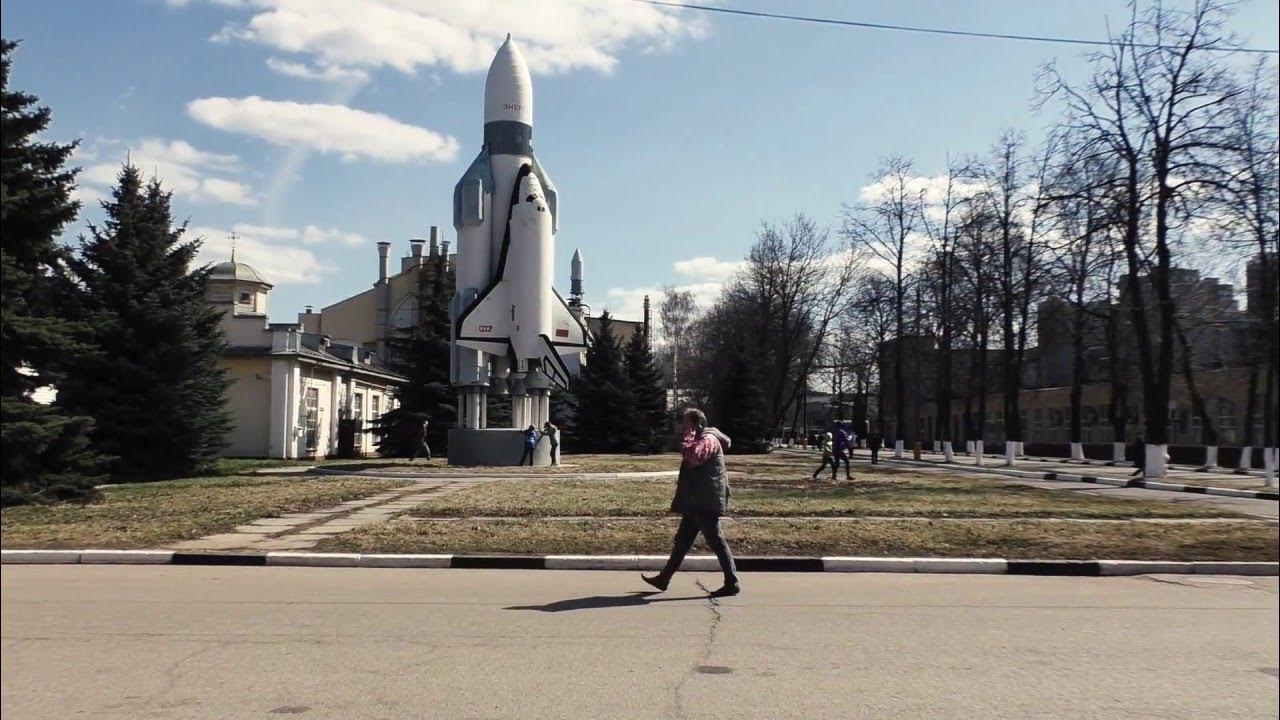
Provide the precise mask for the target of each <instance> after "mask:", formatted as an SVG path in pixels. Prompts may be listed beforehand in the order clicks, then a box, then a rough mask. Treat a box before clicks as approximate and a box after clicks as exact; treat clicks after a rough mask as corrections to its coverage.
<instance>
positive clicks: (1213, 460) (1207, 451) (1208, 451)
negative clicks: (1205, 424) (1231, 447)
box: [1199, 445, 1218, 472]
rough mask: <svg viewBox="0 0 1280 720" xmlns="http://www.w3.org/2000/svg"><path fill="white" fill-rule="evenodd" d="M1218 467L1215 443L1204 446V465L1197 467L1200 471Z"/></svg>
mask: <svg viewBox="0 0 1280 720" xmlns="http://www.w3.org/2000/svg"><path fill="white" fill-rule="evenodd" d="M1216 467H1218V448H1217V446H1216V445H1206V446H1205V448H1204V466H1203V467H1201V468H1199V470H1200V471H1201V472H1209V471H1210V470H1213V469H1214V468H1216Z"/></svg>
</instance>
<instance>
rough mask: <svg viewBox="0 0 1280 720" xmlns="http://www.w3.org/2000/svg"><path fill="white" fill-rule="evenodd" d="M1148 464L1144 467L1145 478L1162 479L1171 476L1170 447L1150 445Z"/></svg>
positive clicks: (1148, 447)
mask: <svg viewBox="0 0 1280 720" xmlns="http://www.w3.org/2000/svg"><path fill="white" fill-rule="evenodd" d="M1146 449H1147V464H1146V465H1145V466H1144V467H1143V471H1142V476H1143V477H1144V478H1162V477H1164V476H1166V475H1168V474H1169V446H1168V445H1152V444H1148V445H1147V446H1146Z"/></svg>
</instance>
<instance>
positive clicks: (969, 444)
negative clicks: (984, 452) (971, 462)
mask: <svg viewBox="0 0 1280 720" xmlns="http://www.w3.org/2000/svg"><path fill="white" fill-rule="evenodd" d="M964 451H965V453H966V454H969V455H972V454H973V441H972V440H965V441H964Z"/></svg>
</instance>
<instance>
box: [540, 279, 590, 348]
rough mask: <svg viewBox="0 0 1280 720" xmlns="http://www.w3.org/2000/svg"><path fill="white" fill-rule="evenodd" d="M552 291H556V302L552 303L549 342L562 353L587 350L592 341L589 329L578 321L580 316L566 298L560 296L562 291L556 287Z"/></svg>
mask: <svg viewBox="0 0 1280 720" xmlns="http://www.w3.org/2000/svg"><path fill="white" fill-rule="evenodd" d="M551 292H553V293H555V296H556V302H554V303H552V304H551V337H550V338H549V340H548V342H550V344H551V345H552V346H553V347H554V348H555V349H556V352H557V353H559V354H560V355H570V354H573V353H578V352H582V351H583V350H586V349H587V345H588V343H589V342H590V341H589V338H588V335H587V329H586V328H585V327H583V325H582V323H581V322H578V318H577V317H576V316H574V314H573V312H572V311H570V310H569V305H568V304H566V303H565V301H564V298H562V297H560V293H558V292H556V289H555V288H551Z"/></svg>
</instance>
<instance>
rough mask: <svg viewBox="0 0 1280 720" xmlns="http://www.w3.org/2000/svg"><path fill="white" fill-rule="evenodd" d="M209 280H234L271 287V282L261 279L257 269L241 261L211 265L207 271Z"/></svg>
mask: <svg viewBox="0 0 1280 720" xmlns="http://www.w3.org/2000/svg"><path fill="white" fill-rule="evenodd" d="M209 279H210V280H236V281H240V282H251V283H258V284H260V285H266V286H267V287H271V283H269V282H267V281H266V280H263V279H262V276H261V275H259V274H258V271H257V270H254V269H253V267H252V266H250V265H246V264H244V263H242V262H224V263H218V264H217V265H214V266H213V270H211V271H210V272H209Z"/></svg>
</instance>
